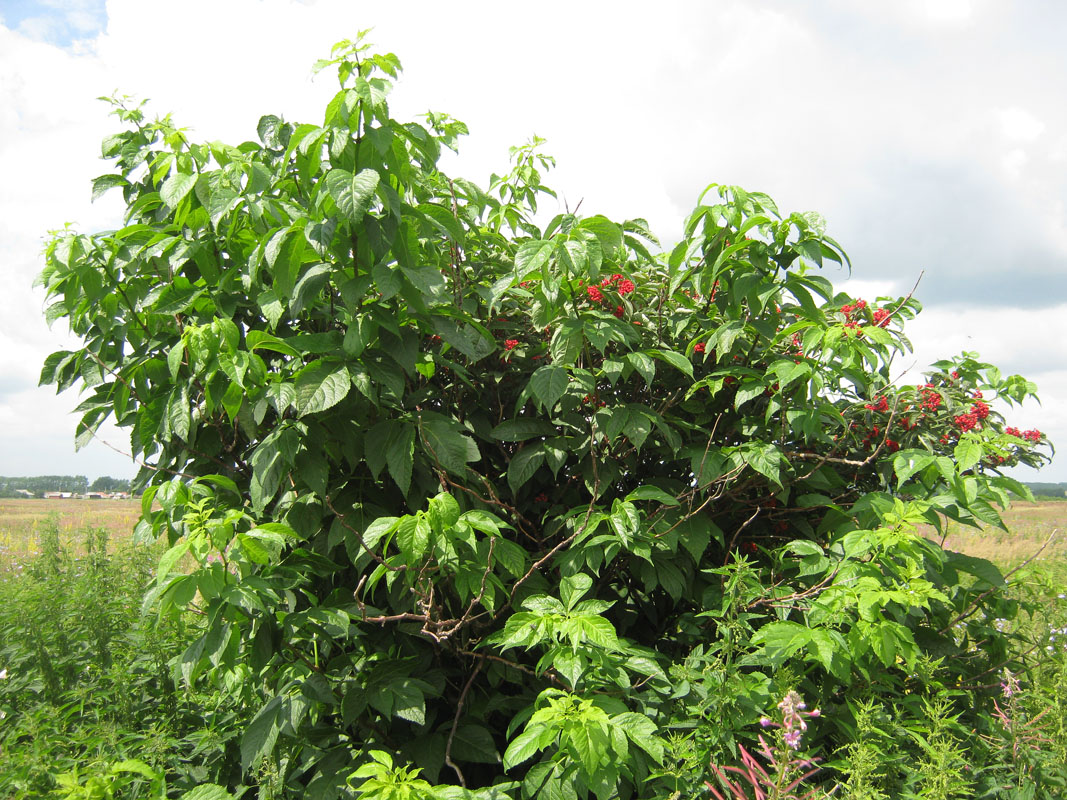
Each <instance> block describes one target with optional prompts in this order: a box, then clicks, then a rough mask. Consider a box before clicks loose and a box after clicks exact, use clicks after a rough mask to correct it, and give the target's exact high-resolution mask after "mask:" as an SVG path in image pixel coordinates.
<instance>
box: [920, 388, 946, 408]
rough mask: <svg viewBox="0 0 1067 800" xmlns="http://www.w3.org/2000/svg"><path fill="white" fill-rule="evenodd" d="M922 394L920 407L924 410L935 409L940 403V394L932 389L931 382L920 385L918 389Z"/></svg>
mask: <svg viewBox="0 0 1067 800" xmlns="http://www.w3.org/2000/svg"><path fill="white" fill-rule="evenodd" d="M920 392H921V394H922V404H921V405H922V408H923V409H924V410H926V411H937V408H938V406H940V405H941V400H942V398H941V394H940V392H938V391H937V390H935V389H934V385H933V384H932V383H928V384H926V385H925V386H922V387H921V389H920Z"/></svg>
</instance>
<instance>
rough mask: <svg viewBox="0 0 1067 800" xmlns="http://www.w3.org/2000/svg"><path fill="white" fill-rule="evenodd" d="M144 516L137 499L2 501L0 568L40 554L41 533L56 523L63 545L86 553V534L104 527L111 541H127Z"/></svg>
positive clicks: (76, 551) (0, 501) (0, 515)
mask: <svg viewBox="0 0 1067 800" xmlns="http://www.w3.org/2000/svg"><path fill="white" fill-rule="evenodd" d="M140 515H141V501H140V500H139V499H138V500H39V499H30V498H27V499H21V498H19V499H0V569H3V568H4V566H5V564H7V565H10V564H11V563H21V562H24V561H26V559H28V558H30V557H32V556H34V555H37V553H38V550H39V546H40V543H39V539H38V531H40V530H41V529H42V528H44V527H45V526H46V525H49V524H50V522H51V520H53V519H54V520H55V522H56V525H57V527H58V529H59V536H60V542H61V543H62V544H63V546H64V547H66V548H69V549H70V550H71V551H73V552H75V553H81V552H83V551H84V546H85V542H84V540H85V532H86V531H87V530H89V529H96V528H103V529H104V530H106V531H107V532H108V535H109V538H110V540H111V541H112V542H116V543H117V542H120V541H125V540H127V539H129V538H130V536H131V535H132V534H133V526H134V525H135V524H137V520H138V518H139V517H140Z"/></svg>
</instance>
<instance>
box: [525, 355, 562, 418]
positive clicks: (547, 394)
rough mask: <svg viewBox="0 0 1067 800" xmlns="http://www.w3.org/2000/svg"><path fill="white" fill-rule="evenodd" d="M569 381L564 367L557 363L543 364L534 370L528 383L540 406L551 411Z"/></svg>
mask: <svg viewBox="0 0 1067 800" xmlns="http://www.w3.org/2000/svg"><path fill="white" fill-rule="evenodd" d="M569 382H570V378H569V376H568V374H567V370H566V369H565V368H563V367H561V366H559V365H557V364H545V366H543V367H539V368H538V369H536V370H534V373H533V375H531V376H530V384H529V385H530V391H531V392H533V396H534V397H536V398H537V400H538V402H540V404H541V407H542V408H543V409H544V410H546V411H551V410H552V409H553V408H555V406H556V403H558V402H559V399H560V398H561V397H563V395H564V393H565V392H566V391H567V384H568V383H569Z"/></svg>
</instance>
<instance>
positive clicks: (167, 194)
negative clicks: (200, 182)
mask: <svg viewBox="0 0 1067 800" xmlns="http://www.w3.org/2000/svg"><path fill="white" fill-rule="evenodd" d="M195 185H196V176H195V175H184V174H182V173H178V172H176V173H175V174H173V175H171V176H170V177H169V178H167V180H165V181H164V182H163V185H162V186H161V187H160V188H159V199H160V200H162V201H163V202H164V203H166V204H167V205H168V206H170V207H171V208H177V207H178V203H180V202H181V201H182V200H184V199H185V196H186V195H187V194H189V192H191V191H192V190H193V186H195Z"/></svg>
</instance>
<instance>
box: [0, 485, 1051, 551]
mask: <svg viewBox="0 0 1067 800" xmlns="http://www.w3.org/2000/svg"><path fill="white" fill-rule="evenodd" d="M140 514H141V501H140V500H137V499H134V500H23V499H0V561H2V560H3V559H5V558H11V557H19V556H28V555H31V554H34V553H36V548H37V531H38V529H40V527H41V526H42V525H44V524H46V523H47V522H48V521H49V520H50V519H52V518H55V520H56V523H57V524H58V526H59V531H60V539H61V541H62V542H63V543H64V544H65V545H69V546H71V547H73V548H74V549H75V550H79V549H80V548H81V546H82V539H83V538H84V531H85V530H86V528H104V529H106V530H107V531H108V533H109V535H110V538H111V540H112V541H121V540H123V539H126V538H128V537H129V536H130V535H131V533H132V532H133V526H134V525H135V524H136V523H137V520H138V518H139V517H140ZM1004 520H1005V522H1006V523H1007V525H1008V529H1009V530H1010V531H1011V532H1010V533H1005V532H1004V531H1001V530H997V529H996V528H992V527H986V528H984V529H982V530H976V529H974V528H967V527H965V526H963V525H958V524H956V523H950V524H949V527H948V536H947V537H946V539H945V542H944V546H945V547H947V548H948V549H950V550H959V551H961V552H964V553H967V554H968V555H972V556H978V557H981V558H988V559H989V560H991V561H994V562H996V563H998V564H1002V565H1005V566H1013V565H1015V564H1018V563H1020V562H1021V561H1024V560H1025V559H1027V558H1029V557H1030V556H1032V555H1033V554H1034V553H1036V552H1037V551H1038V550H1039V549H1040V548H1041V545H1042V544H1044V543H1045V542H1046V541H1047V540H1048V539H1049V536H1050V535H1052V533H1053V531H1058V533H1056V535H1055V536H1053V537H1052V541H1051V542H1050V543H1049V545H1048V547H1047V548H1046V549H1045V550H1044V552H1042V553H1041V555H1040V556H1039V558H1040V560H1063V561H1065V562H1067V502H1041V503H1023V502H1020V503H1016V504H1015V505H1014V506H1012V507H1011V508H1010V509H1009V510H1008V511H1007V512H1006V513H1005V514H1004ZM932 533H933V532H932V530H931V531H930V532H929V533H928V535H932Z"/></svg>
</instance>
